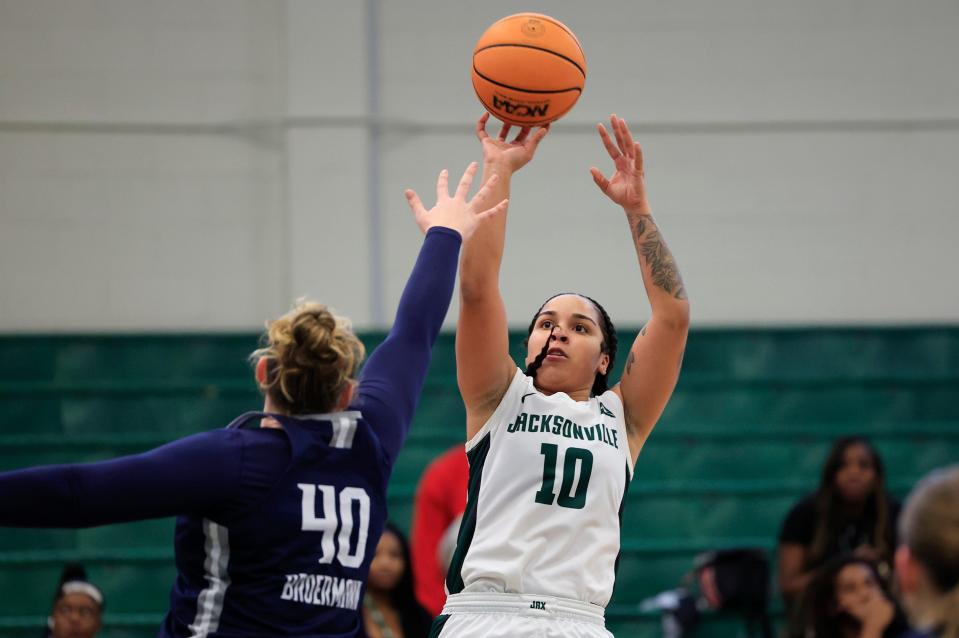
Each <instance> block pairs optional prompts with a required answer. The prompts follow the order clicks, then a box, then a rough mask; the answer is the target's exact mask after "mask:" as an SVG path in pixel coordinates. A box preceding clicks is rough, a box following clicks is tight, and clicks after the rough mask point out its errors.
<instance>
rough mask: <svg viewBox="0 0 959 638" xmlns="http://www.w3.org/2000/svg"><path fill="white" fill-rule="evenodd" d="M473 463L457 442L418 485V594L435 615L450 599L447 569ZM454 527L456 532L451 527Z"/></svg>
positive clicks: (414, 534) (414, 538)
mask: <svg viewBox="0 0 959 638" xmlns="http://www.w3.org/2000/svg"><path fill="white" fill-rule="evenodd" d="M468 483H469V463H468V462H467V460H466V450H465V448H464V447H463V445H455V446H453V447H452V448H450V449H449V450H447V451H446V452H444V453H443V455H442V456H440V457H439V458H437V459H436V460H434V461H433V462H432V463H430V465H429V467H427V468H426V471H425V472H423V476H422V478H420V483H419V485H418V486H417V488H416V503H415V505H414V508H413V526H412V550H413V576H414V577H415V579H416V597H417V598H418V599H419V601H420V604H421V605H423V606H424V607H425V608H426V609H427V611H429V612H430V614H432V615H433V616H436V615H438V614H439V613H440V612H441V611H442V610H443V605H444V604H445V603H446V590H445V589H444V585H445V582H446V571H447V569H448V568H449V561H450V556H451V552H450V551H448V546H449V545H450V541H449V540H445V539H451V541H452V545H453V546H454V547H455V544H456V530H458V529H459V521H460V519H461V517H462V515H463V511H464V510H465V509H466V492H467V488H468ZM451 528H452V533H450V529H451Z"/></svg>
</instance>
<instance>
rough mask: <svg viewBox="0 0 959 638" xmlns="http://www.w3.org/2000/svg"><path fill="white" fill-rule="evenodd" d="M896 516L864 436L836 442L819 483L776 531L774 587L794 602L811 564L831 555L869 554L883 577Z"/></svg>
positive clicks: (880, 469) (811, 570) (887, 569)
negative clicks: (776, 558) (777, 579)
mask: <svg viewBox="0 0 959 638" xmlns="http://www.w3.org/2000/svg"><path fill="white" fill-rule="evenodd" d="M898 515H899V505H898V504H897V503H896V502H895V501H893V500H892V498H891V497H890V496H889V494H888V493H887V492H886V475H885V470H884V469H883V465H882V460H881V459H880V458H879V455H878V454H877V453H876V450H875V449H874V448H873V447H872V445H871V444H870V443H869V441H867V440H866V439H864V438H862V437H858V436H853V437H845V438H842V439H839V440H838V441H836V442H835V443H834V444H833V447H832V450H831V451H830V453H829V457H828V458H827V459H826V463H825V465H824V466H823V469H822V478H821V480H820V483H819V488H818V489H817V490H816V492H815V493H813V494H811V495H809V496H807V497H805V498H803V499H802V500H801V501H799V502H798V503H797V504H796V505H795V506H793V508H792V510H790V512H789V514H788V515H787V516H786V520H785V521H784V522H783V526H782V530H781V531H780V534H779V587H780V590H781V591H782V593H783V597H784V598H785V600H786V604H787V608H794V607H795V603H796V602H797V601H798V599H799V595H800V594H801V593H802V592H803V590H804V589H805V588H806V585H807V584H809V581H810V580H811V579H812V577H813V574H814V573H815V570H816V568H818V567H820V566H822V565H823V564H825V563H826V562H827V561H829V560H830V559H831V558H833V557H836V556H841V555H844V554H855V555H856V556H859V557H861V558H866V559H869V560H871V561H873V562H875V563H876V564H877V565H878V570H879V574H880V575H881V576H882V578H884V579H887V578H888V577H889V575H890V572H891V569H890V566H891V561H892V554H893V551H894V549H895V546H896V536H895V529H896V519H897V517H898Z"/></svg>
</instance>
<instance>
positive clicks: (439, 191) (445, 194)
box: [436, 168, 450, 202]
mask: <svg viewBox="0 0 959 638" xmlns="http://www.w3.org/2000/svg"><path fill="white" fill-rule="evenodd" d="M449 181H450V172H449V171H448V170H446V169H445V168H444V169H443V170H441V171H440V176H439V177H437V178H436V201H437V202H441V201H443V200H444V199H449V198H450V184H449Z"/></svg>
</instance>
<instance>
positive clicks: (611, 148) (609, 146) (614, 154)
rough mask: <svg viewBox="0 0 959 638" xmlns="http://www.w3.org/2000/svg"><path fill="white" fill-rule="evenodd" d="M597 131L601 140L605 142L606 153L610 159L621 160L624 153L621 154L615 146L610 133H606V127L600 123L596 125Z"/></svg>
mask: <svg viewBox="0 0 959 638" xmlns="http://www.w3.org/2000/svg"><path fill="white" fill-rule="evenodd" d="M596 130H597V131H598V132H599V139H601V140H602V141H603V146H605V147H606V152H607V153H609V156H610V158H612V159H613V161H616V160H617V159H619V156H620V155H622V153H620V152H619V149H618V148H616V145H615V144H613V140H612V138H610V137H609V133H607V132H606V127H605V126H603V125H602V123H600V124H597V125H596Z"/></svg>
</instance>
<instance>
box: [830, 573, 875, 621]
mask: <svg viewBox="0 0 959 638" xmlns="http://www.w3.org/2000/svg"><path fill="white" fill-rule="evenodd" d="M882 595H883V593H882V590H881V589H879V583H877V582H876V576H875V575H874V574H873V573H872V570H871V569H869V568H868V567H866V566H865V565H863V564H861V563H853V564H851V565H846V566H845V567H843V568H842V569H840V570H839V573H838V574H836V607H837V609H839V611H849V610H851V609H862V608H863V607H865V606H867V605H868V604H869V603H870V602H872V600H873V598H875V597H877V596H882Z"/></svg>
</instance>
